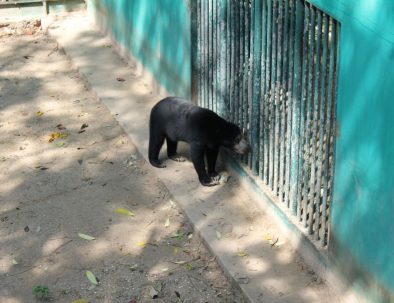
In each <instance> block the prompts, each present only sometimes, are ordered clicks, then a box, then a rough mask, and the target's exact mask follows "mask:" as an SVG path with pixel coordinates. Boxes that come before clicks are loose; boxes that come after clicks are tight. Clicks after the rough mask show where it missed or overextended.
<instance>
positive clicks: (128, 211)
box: [115, 208, 134, 216]
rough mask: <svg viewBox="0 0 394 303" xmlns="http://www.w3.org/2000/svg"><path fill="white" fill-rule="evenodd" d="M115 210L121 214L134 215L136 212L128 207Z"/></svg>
mask: <svg viewBox="0 0 394 303" xmlns="http://www.w3.org/2000/svg"><path fill="white" fill-rule="evenodd" d="M115 212H116V213H117V214H120V215H126V216H134V213H133V212H132V211H130V210H128V209H126V208H117V209H116V210H115Z"/></svg>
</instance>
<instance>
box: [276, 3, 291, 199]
mask: <svg viewBox="0 0 394 303" xmlns="http://www.w3.org/2000/svg"><path fill="white" fill-rule="evenodd" d="M289 2H290V1H288V0H285V1H284V4H283V5H284V15H283V17H284V18H283V60H282V62H283V65H282V69H283V75H282V84H281V95H282V109H281V111H282V117H281V134H280V137H281V140H280V150H281V154H280V167H279V197H280V200H281V201H282V202H285V194H284V191H286V184H287V183H288V179H286V175H285V172H286V151H287V150H288V148H287V146H286V144H285V142H286V138H287V135H288V130H289V124H288V123H287V121H286V118H287V117H288V115H289V114H288V111H289V109H290V108H289V106H288V104H289V99H290V98H287V83H288V77H289V75H288V73H287V72H288V64H289V63H288V55H289V53H288V51H289V33H288V30H289V29H288V27H289ZM285 183H286V184H285Z"/></svg>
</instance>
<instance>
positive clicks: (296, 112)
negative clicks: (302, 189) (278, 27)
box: [290, 0, 304, 215]
mask: <svg viewBox="0 0 394 303" xmlns="http://www.w3.org/2000/svg"><path fill="white" fill-rule="evenodd" d="M303 17H304V10H303V6H302V1H301V0H296V7H295V42H294V78H293V87H292V96H291V98H292V100H293V111H292V115H293V117H292V134H291V161H292V162H291V176H290V178H291V194H290V201H291V203H292V213H293V214H294V215H295V214H296V212H297V199H296V195H297V184H298V182H299V180H298V169H299V164H298V160H299V159H298V157H299V149H300V145H299V136H300V135H299V128H300V115H301V111H300V92H301V72H302V69H301V60H302V50H301V40H302V34H303V31H302V21H303Z"/></svg>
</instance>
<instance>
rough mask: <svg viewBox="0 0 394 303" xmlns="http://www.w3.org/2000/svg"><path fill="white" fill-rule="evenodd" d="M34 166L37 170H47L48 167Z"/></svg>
mask: <svg viewBox="0 0 394 303" xmlns="http://www.w3.org/2000/svg"><path fill="white" fill-rule="evenodd" d="M35 168H36V169H39V170H47V169H48V167H45V166H41V165H38V166H36V167H35Z"/></svg>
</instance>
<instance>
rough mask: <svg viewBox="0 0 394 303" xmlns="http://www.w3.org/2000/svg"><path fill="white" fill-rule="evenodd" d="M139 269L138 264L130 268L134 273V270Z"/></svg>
mask: <svg viewBox="0 0 394 303" xmlns="http://www.w3.org/2000/svg"><path fill="white" fill-rule="evenodd" d="M137 268H138V264H134V265H131V266H130V267H129V269H130V270H131V271H134V270H136V269H137Z"/></svg>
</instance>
